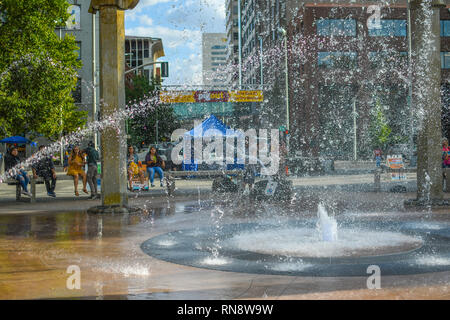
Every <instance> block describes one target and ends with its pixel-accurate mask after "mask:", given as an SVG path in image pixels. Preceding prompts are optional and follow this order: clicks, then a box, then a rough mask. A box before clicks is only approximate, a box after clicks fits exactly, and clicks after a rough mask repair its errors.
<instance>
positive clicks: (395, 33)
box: [369, 20, 406, 37]
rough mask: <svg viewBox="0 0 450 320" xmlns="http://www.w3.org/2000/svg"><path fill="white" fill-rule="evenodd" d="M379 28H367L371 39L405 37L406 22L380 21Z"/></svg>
mask: <svg viewBox="0 0 450 320" xmlns="http://www.w3.org/2000/svg"><path fill="white" fill-rule="evenodd" d="M380 24H381V27H380V28H374V27H370V28H369V36H371V37H406V20H380Z"/></svg>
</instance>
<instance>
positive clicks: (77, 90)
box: [72, 78, 81, 103]
mask: <svg viewBox="0 0 450 320" xmlns="http://www.w3.org/2000/svg"><path fill="white" fill-rule="evenodd" d="M72 97H73V102H75V103H81V78H78V79H77V85H76V86H75V90H74V91H72Z"/></svg>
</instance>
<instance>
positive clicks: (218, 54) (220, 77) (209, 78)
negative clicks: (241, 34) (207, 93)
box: [202, 33, 228, 87]
mask: <svg viewBox="0 0 450 320" xmlns="http://www.w3.org/2000/svg"><path fill="white" fill-rule="evenodd" d="M227 52H228V51H227V38H226V34H225V33H203V34H202V76H203V85H205V86H211V87H223V86H225V85H226V80H227V72H226V69H225V67H226V64H227Z"/></svg>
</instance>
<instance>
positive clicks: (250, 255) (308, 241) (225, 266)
mask: <svg viewBox="0 0 450 320" xmlns="http://www.w3.org/2000/svg"><path fill="white" fill-rule="evenodd" d="M152 102H154V103H157V101H156V99H155V100H154V101H152ZM145 108H147V107H143V108H142V109H145ZM133 112H139V108H136V109H129V110H128V111H125V110H120V108H119V110H116V111H114V112H112V113H111V114H108V115H105V117H104V118H103V120H102V121H100V122H93V123H92V124H91V125H90V128H89V130H86V131H82V132H80V133H76V134H73V135H71V136H69V137H66V139H67V141H70V140H71V139H72V138H73V139H76V140H77V141H79V140H80V139H82V138H83V137H84V136H86V135H88V134H90V132H91V131H92V130H99V129H102V130H103V128H105V127H107V128H112V131H114V130H115V132H114V136H115V138H117V136H119V135H120V134H121V133H123V131H121V130H122V125H121V122H122V120H123V119H124V118H125V117H129V116H130V114H131V113H133ZM110 132H111V131H110ZM119 140H120V141H119V142H117V141H116V142H117V143H116V144H117V149H116V150H115V151H114V152H113V153H112V154H109V156H107V158H108V159H109V158H111V159H112V160H114V161H116V160H118V159H120V157H122V156H123V155H121V154H120V152H121V151H120V150H119V148H120V147H123V141H121V139H119ZM110 146H111V144H106V145H105V148H109V147H110ZM52 148H53V149H52ZM57 148H59V144H55V146H52V147H50V148H48V150H47V152H48V153H51V152H53V151H54V150H57ZM42 155H45V154H42ZM27 161H28V162H30V161H32V160H30V159H29V160H27ZM120 161H121V160H120ZM422 161H425V160H422ZM26 163H27V162H26ZM104 165H105V164H104ZM106 167H108V164H106ZM109 168H110V169H109V171H110V172H114V174H117V175H116V176H115V177H114V181H110V182H108V183H111V184H112V186H111V187H114V189H117V190H119V191H117V192H119V193H120V192H121V191H120V188H121V183H122V182H121V179H122V178H123V177H122V178H121V177H120V174H123V172H120V170H119V168H121V166H120V165H118V164H117V162H114V163H111V164H110V167H109ZM429 169H430V168H429ZM431 169H432V168H431ZM426 176H428V177H430V176H429V175H428V174H426ZM429 180H430V179H428V180H427V183H426V184H425V187H426V192H425V193H426V196H427V197H428V198H427V199H430V197H431V198H432V197H433V196H432V195H431V194H430V192H431V190H430V186H432V185H433V183H432V182H430V181H429ZM269 181H272V179H269ZM0 182H1V181H0ZM266 185H267V183H266ZM266 185H264V186H266ZM264 188H265V187H264ZM264 188H263V189H264ZM102 190H104V188H102ZM199 190H200V189H198V194H199V196H198V199H196V201H194V203H193V204H192V206H191V207H189V208H188V209H186V211H189V210H190V211H191V212H195V213H197V211H200V209H202V210H203V209H204V207H206V209H204V210H203V211H205V212H207V213H209V214H210V216H211V217H212V219H211V220H212V221H209V222H210V226H202V227H195V228H194V227H192V228H191V227H186V228H180V229H179V230H175V231H170V232H167V233H162V234H158V235H156V236H153V237H152V238H150V239H148V240H146V241H144V242H143V243H142V245H141V249H142V250H143V251H144V252H145V253H147V254H148V255H150V256H152V257H156V258H158V259H160V260H163V261H168V262H172V263H177V264H182V265H188V266H194V267H198V268H207V269H214V270H221V271H233V272H242V273H257V274H272V275H298V276H326V277H340V276H366V275H367V267H368V266H370V265H378V266H380V268H381V270H382V272H383V275H408V274H419V273H427V272H443V271H450V248H449V245H448V244H449V240H450V239H449V238H450V236H449V234H450V224H449V223H448V222H446V221H432V222H428V223H427V222H426V221H425V222H424V221H422V220H420V219H416V218H414V217H412V218H411V217H409V218H408V219H407V220H406V219H405V220H403V219H402V218H400V219H398V218H393V217H392V215H391V216H386V215H385V214H383V213H381V212H377V211H376V210H375V211H372V212H371V214H373V215H371V216H365V215H364V212H362V211H361V212H360V211H358V212H356V213H355V214H354V215H352V214H348V212H343V211H339V209H337V208H333V206H332V205H328V206H325V205H324V204H323V203H326V202H323V203H321V202H319V203H318V205H317V209H316V210H314V211H313V212H309V213H308V214H309V215H308V214H306V215H304V216H303V215H302V214H300V213H299V214H298V215H297V216H295V217H289V218H286V217H283V216H281V217H280V218H279V220H278V221H277V219H276V218H277V216H276V214H274V215H273V218H274V220H269V219H267V216H264V217H258V216H251V214H254V213H255V212H257V211H258V209H261V208H259V207H261V205H260V204H261V202H260V201H259V199H256V202H255V203H254V204H248V203H247V201H246V198H239V200H240V202H239V203H237V204H235V206H234V207H233V208H232V209H231V210H230V209H229V207H226V206H225V205H223V204H222V203H221V202H220V201H217V202H214V201H213V202H212V205H209V206H204V203H205V202H203V201H202V200H201V199H200V191H199ZM108 192H109V193H110V194H112V193H115V191H114V192H113V191H108ZM119 198H120V197H119ZM119 198H117V199H119ZM125 198H126V197H123V198H120V199H119V200H117V203H116V204H118V205H120V206H124V205H126V200H125ZM230 198H231V199H232V200H233V201H236V199H235V198H233V196H231V197H230ZM294 198H296V197H295V196H294ZM242 199H244V200H242ZM289 200H290V201H291V199H289ZM108 201H109V200H108ZM108 201H107V202H108ZM290 201H288V203H287V204H283V203H281V202H280V203H275V204H274V205H273V207H272V208H273V211H274V212H275V213H284V211H285V210H287V209H286V207H287V206H291V207H294V210H295V209H296V208H297V209H300V208H301V207H303V206H304V205H305V204H304V203H301V202H299V201H297V200H296V201H294V202H295V203H294V204H292V203H289V202H290ZM352 201H355V202H356V201H359V200H356V199H352ZM197 208H198V210H195V209H197ZM327 209H328V210H327ZM331 210H333V211H331ZM230 211H232V212H231V213H234V211H236V212H237V211H239V212H247V213H249V215H250V217H248V218H247V219H243V220H241V221H233V219H232V218H231V219H227V217H226V216H227V215H228V214H229V213H230ZM299 211H300V210H299ZM328 211H330V212H332V213H333V214H329V212H328ZM302 213H303V211H302ZM335 213H336V214H335ZM270 214H272V212H271V213H270ZM395 214H398V212H395ZM355 216H356V218H355ZM191 224H192V225H195V219H193V222H191ZM102 236H103V233H102V228H100V229H99V232H98V237H99V238H102ZM114 267H115V266H114ZM144 269H145V268H144ZM111 270H112V271H111V272H115V268H112V267H111ZM145 270H147V269H145ZM143 274H146V273H145V272H143Z"/></svg>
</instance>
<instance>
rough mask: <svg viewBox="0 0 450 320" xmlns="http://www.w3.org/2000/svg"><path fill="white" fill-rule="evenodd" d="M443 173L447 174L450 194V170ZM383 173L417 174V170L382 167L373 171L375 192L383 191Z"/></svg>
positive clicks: (446, 183)
mask: <svg viewBox="0 0 450 320" xmlns="http://www.w3.org/2000/svg"><path fill="white" fill-rule="evenodd" d="M442 172H443V173H445V174H446V180H445V181H444V182H445V190H444V191H445V192H450V168H443V169H442ZM383 173H405V174H406V173H417V168H400V169H391V168H388V167H381V168H377V169H375V170H373V174H374V176H373V183H374V189H375V192H380V191H381V174H383Z"/></svg>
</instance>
